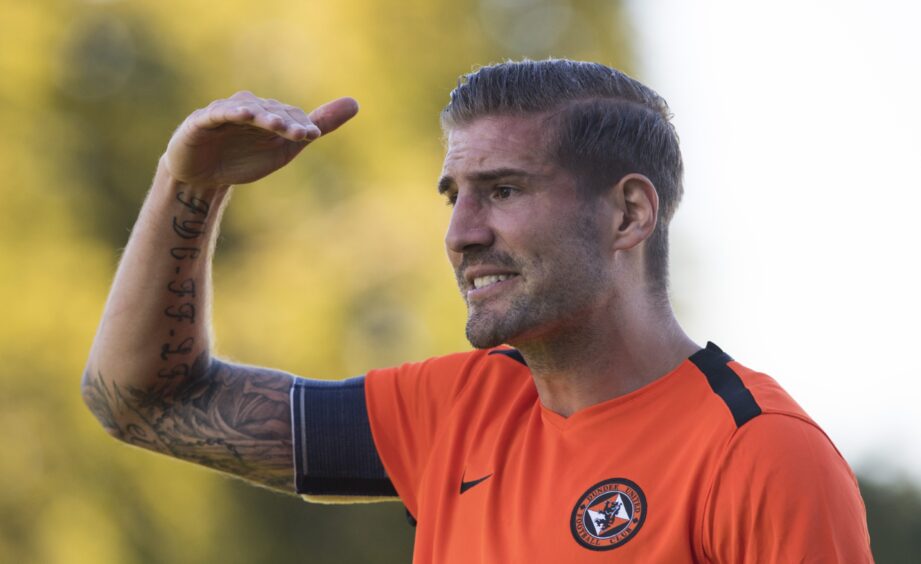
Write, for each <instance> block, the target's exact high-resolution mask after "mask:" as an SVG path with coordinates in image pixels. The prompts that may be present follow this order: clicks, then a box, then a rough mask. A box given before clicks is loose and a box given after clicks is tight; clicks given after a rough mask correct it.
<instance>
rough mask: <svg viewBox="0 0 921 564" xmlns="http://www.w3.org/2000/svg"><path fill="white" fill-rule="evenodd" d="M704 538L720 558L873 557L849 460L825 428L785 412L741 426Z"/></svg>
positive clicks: (716, 487)
mask: <svg viewBox="0 0 921 564" xmlns="http://www.w3.org/2000/svg"><path fill="white" fill-rule="evenodd" d="M703 546H704V552H705V553H706V554H707V555H708V556H709V558H710V561H713V562H734V563H745V562H753V563H754V562H872V556H871V554H870V547H869V534H868V532H867V524H866V511H865V509H864V506H863V500H862V499H861V497H860V492H859V490H858V488H857V482H856V479H855V477H854V474H853V473H852V472H851V469H850V467H849V466H848V465H847V463H846V462H845V461H844V459H843V458H842V457H841V455H840V454H839V453H838V451H837V449H835V447H834V445H833V444H832V443H831V441H830V440H829V439H828V438H827V437H826V436H825V434H824V433H823V432H822V431H821V430H820V429H818V428H817V427H815V426H814V425H813V424H811V423H807V422H806V421H803V420H801V419H799V418H796V417H791V416H786V415H780V414H765V415H761V416H759V417H756V418H754V419H752V420H751V421H749V422H748V423H746V424H745V425H744V426H742V427H741V428H740V429H739V430H738V431H737V433H736V436H735V437H734V438H733V440H732V443H731V444H730V446H729V449H728V451H727V453H726V456H725V459H724V461H723V465H722V467H721V468H720V469H719V471H718V473H717V475H716V476H715V478H714V481H713V486H712V489H711V493H710V499H709V501H708V503H707V507H706V510H705V517H704V527H703Z"/></svg>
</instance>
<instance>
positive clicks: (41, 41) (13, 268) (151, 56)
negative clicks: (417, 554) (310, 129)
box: [0, 0, 623, 563]
mask: <svg viewBox="0 0 921 564" xmlns="http://www.w3.org/2000/svg"><path fill="white" fill-rule="evenodd" d="M506 4H507V6H506ZM519 4H520V5H519ZM556 4H558V5H559V6H563V7H564V8H565V10H568V12H567V13H568V14H569V15H570V16H572V18H570V19H567V20H566V21H571V22H582V24H586V25H588V26H589V27H590V29H577V28H575V27H573V25H574V24H568V25H569V27H567V28H565V29H563V31H561V32H560V35H559V39H558V40H557V41H556V42H555V43H553V44H552V45H549V46H548V47H547V48H546V49H542V50H536V51H534V50H531V51H529V50H528V48H526V46H525V47H522V46H521V45H524V44H520V45H518V46H517V47H516V45H515V44H513V43H509V42H508V41H507V38H502V37H498V36H497V35H496V34H495V33H494V32H495V29H496V27H497V24H496V22H492V23H490V22H489V21H486V20H485V19H484V18H488V17H489V14H491V13H493V12H494V11H495V10H493V8H495V6H499V5H501V6H505V7H504V8H502V9H503V10H506V12H503V14H504V16H503V18H505V17H506V16H509V15H510V14H511V15H512V16H513V15H514V13H512V12H507V11H508V10H513V9H514V10H526V9H531V8H533V6H531V3H528V2H523V3H498V2H490V1H488V0H481V1H475V0H465V1H459V2H447V1H441V2H432V1H430V0H408V1H407V0H404V1H401V2H396V1H392V0H391V1H372V0H345V1H342V2H316V1H281V0H276V1H269V2H260V3H253V2H243V1H241V0H227V1H225V2H220V3H214V2H205V1H202V0H196V1H191V2H181V3H177V2H158V1H154V0H144V1H133V2H119V1H89V0H85V1H68V2H64V1H60V0H58V1H55V0H46V1H43V2H17V1H14V0H5V1H3V2H2V6H0V13H2V16H0V125H2V131H3V135H2V136H0V178H2V179H3V181H2V182H0V212H2V216H0V217H2V219H0V300H2V303H0V307H2V312H3V322H2V323H0V361H2V364H0V445H3V449H4V452H3V453H2V454H0V479H2V483H3V484H4V486H3V488H0V561H2V562H43V563H56V562H61V563H64V562H66V563H76V562H92V563H109V562H111V563H130V562H208V561H222V562H245V561H256V560H260V559H261V558H269V559H271V558H276V559H277V561H281V560H282V554H283V553H282V552H280V551H281V550H282V549H283V548H284V545H289V544H290V545H291V546H292V547H294V546H296V545H297V543H298V542H299V537H300V536H304V535H308V534H309V532H310V531H321V533H318V535H319V536H318V537H316V538H314V540H313V541H312V542H314V543H316V544H318V550H320V554H319V555H318V558H319V559H320V560H322V559H323V552H322V551H323V550H325V549H324V548H323V546H326V545H324V544H323V543H324V542H328V543H332V542H336V544H335V545H334V549H335V550H336V551H339V552H335V553H334V552H330V553H329V554H336V556H330V558H331V559H332V561H341V560H349V559H350V558H363V557H364V556H368V555H374V557H376V558H381V559H387V558H392V559H398V558H397V557H396V556H391V557H388V556H387V555H388V554H390V555H394V554H402V555H403V557H401V559H403V560H405V559H406V558H405V550H406V546H407V543H408V542H409V540H408V538H409V534H408V533H407V532H405V529H404V528H405V524H403V523H402V522H401V521H400V520H399V517H398V519H397V520H396V521H395V522H394V523H393V524H388V523H379V522H375V523H371V522H369V521H364V522H362V524H361V525H360V527H358V528H359V529H361V528H365V529H367V528H373V529H375V530H377V529H380V530H381V531H384V533H383V534H384V537H383V540H382V542H379V543H373V542H370V541H369V540H368V538H370V537H368V538H365V539H364V540H363V541H362V542H356V543H348V542H345V540H346V539H349V538H353V537H349V536H348V535H349V534H353V535H355V534H359V533H357V532H355V531H354V529H356V527H355V526H354V524H355V523H358V522H360V521H359V520H360V519H362V518H363V517H362V515H366V512H367V511H368V510H364V509H363V510H356V512H355V513H350V514H348V516H345V515H346V514H341V513H333V514H334V515H338V516H337V517H335V518H334V519H331V520H330V521H329V522H328V523H327V522H326V521H319V520H317V519H315V518H313V517H309V518H307V517H305V518H304V519H305V523H304V525H303V531H304V532H303V535H300V534H296V535H292V534H287V535H286V536H285V537H284V538H281V539H279V538H272V537H271V536H270V535H271V534H273V533H275V531H271V530H270V529H271V526H269V525H266V524H265V523H276V522H277V521H272V519H273V515H275V514H276V513H280V514H283V515H285V516H286V517H285V519H283V520H282V522H287V521H290V520H296V519H299V518H300V517H299V515H301V513H300V511H301V510H300V509H299V507H298V508H295V509H292V508H291V506H287V505H284V503H282V502H279V501H276V500H275V498H276V497H278V496H275V497H272V496H270V494H268V493H265V496H269V497H259V496H258V495H256V494H254V496H255V497H253V498H249V497H241V495H240V494H239V493H235V492H239V490H238V489H235V486H233V485H232V484H228V481H227V480H224V479H221V478H219V477H218V476H217V475H216V474H214V473H212V472H209V471H205V470H201V469H197V468H194V467H192V466H191V465H189V464H185V463H180V462H176V461H172V460H169V459H167V458H165V457H160V456H157V455H153V454H150V453H146V452H142V451H139V450H138V449H133V448H126V447H125V446H124V445H121V444H118V443H116V442H115V441H113V440H111V439H110V438H108V437H107V436H106V434H105V433H104V432H103V431H102V430H101V428H100V427H99V425H98V424H97V423H96V422H95V421H94V420H93V418H92V416H91V415H90V414H89V413H88V411H87V410H86V409H85V407H84V406H83V405H82V402H81V400H80V397H79V380H80V376H81V373H82V370H83V365H84V362H85V359H86V355H87V353H88V349H89V346H90V343H91V341H92V337H93V334H94V331H95V327H96V324H97V323H98V320H99V316H100V313H101V311H102V307H103V304H104V300H105V295H106V292H107V289H108V286H109V283H110V280H111V277H112V275H113V273H114V269H115V266H116V262H117V255H118V249H119V248H120V247H121V246H122V245H124V243H125V241H126V239H127V235H128V227H129V226H130V225H131V223H132V214H134V213H136V211H137V208H138V206H139V204H140V202H141V200H142V198H143V195H144V193H145V191H146V189H147V184H148V183H149V180H150V177H151V175H152V172H153V170H154V167H155V165H156V161H157V158H158V157H159V155H160V152H161V151H162V150H163V148H164V147H165V143H166V141H167V139H168V137H169V134H170V132H171V131H172V129H173V128H174V127H175V126H176V125H177V124H178V123H179V121H181V119H182V118H183V117H184V116H185V115H186V114H187V113H189V112H191V111H192V110H193V109H195V108H196V107H200V106H204V105H205V104H207V103H208V102H209V101H210V100H212V99H214V98H217V97H223V96H228V95H230V94H232V93H233V92H234V91H236V90H239V89H249V90H252V91H254V92H256V93H257V94H259V95H262V96H268V97H274V98H278V99H281V100H285V101H289V102H292V103H296V104H301V105H304V106H305V108H307V109H310V107H312V106H314V105H316V104H319V103H322V102H324V101H326V100H328V99H331V98H333V97H337V96H342V95H351V96H354V97H356V98H357V99H358V100H359V101H360V102H361V104H362V110H361V112H360V114H359V116H358V117H357V118H356V120H354V122H353V123H349V124H348V125H347V126H345V127H344V128H343V129H342V130H341V131H338V132H336V134H335V135H331V136H330V137H329V138H328V139H323V140H321V141H320V142H318V143H317V144H316V146H311V147H310V148H309V149H308V151H307V152H306V153H305V155H303V156H302V157H301V158H299V159H298V160H297V161H295V163H293V164H292V165H291V166H289V167H288V168H287V169H285V170H283V171H281V172H279V173H278V174H276V175H275V176H273V177H272V178H269V179H267V180H265V181H263V182H261V183H260V184H259V185H257V186H242V187H237V188H236V194H235V195H234V197H233V201H232V202H231V207H230V209H229V211H228V214H227V221H226V224H225V230H224V231H225V235H224V238H223V240H222V242H221V243H220V244H219V246H218V253H217V259H216V266H215V283H216V295H215V325H216V333H217V337H218V344H219V352H220V353H221V354H224V355H227V356H230V357H232V358H235V359H238V360H241V361H244V362H251V363H256V364H265V365H269V366H273V367H278V368H281V369H286V370H290V371H292V372H295V373H298V374H303V375H306V376H311V377H322V378H341V377H346V376H351V375H355V374H358V373H362V372H364V371H366V370H368V369H370V368H373V367H376V366H382V365H390V364H394V363H397V362H401V361H404V360H411V359H418V358H422V357H424V356H427V355H433V354H440V353H445V352H448V351H450V350H455V349H457V348H462V347H465V346H466V344H465V341H464V338H463V309H462V304H461V301H460V299H459V297H458V296H457V291H456V287H455V282H454V279H453V274H452V272H451V269H450V268H449V266H448V263H447V260H446V259H445V256H444V251H443V244H442V238H443V235H444V229H445V226H446V222H447V218H448V209H447V208H446V207H445V206H443V202H442V199H441V198H440V197H439V196H438V195H437V194H436V191H435V185H434V184H435V181H436V179H437V176H438V172H439V169H440V160H441V152H442V149H441V146H440V133H439V130H438V116H437V112H438V110H439V109H440V107H441V106H442V105H443V104H444V103H445V102H446V101H447V94H448V91H449V90H450V88H451V87H453V85H454V82H455V80H456V77H457V76H458V75H459V74H462V73H464V72H468V71H469V70H471V69H472V68H473V67H474V66H475V65H478V64H485V63H488V62H493V61H496V60H501V59H505V58H508V57H513V58H514V57H520V56H522V55H529V56H532V57H544V56H547V55H550V54H554V55H561V56H566V55H578V56H583V57H592V58H596V59H599V60H602V61H605V62H609V63H612V64H616V63H618V62H619V59H620V58H621V57H623V53H622V51H617V50H615V48H614V47H613V45H614V44H613V43H611V44H609V45H607V46H606V44H605V43H604V42H603V41H601V42H599V41H595V47H594V48H592V47H586V45H587V43H586V42H585V41H584V40H583V38H584V37H586V36H589V35H590V36H592V37H595V38H598V37H605V36H607V35H611V34H612V32H613V31H615V30H616V28H617V25H612V22H613V21H614V20H613V16H611V17H609V18H604V17H595V16H598V15H599V14H605V13H610V14H614V13H615V12H611V11H610V10H611V9H610V8H609V3H608V2H602V1H600V0H598V1H590V2H582V3H578V4H579V5H577V4H576V3H573V4H572V5H570V4H569V3H568V2H566V1H565V0H561V1H560V2H557V3H556ZM535 5H536V4H535ZM490 6H493V8H489V7H490ZM515 6H517V8H516V7H515ZM529 6H530V7H529ZM490 10H493V12H491V11H490ZM565 10H564V11H565ZM557 13H563V12H559V11H558V12H557ZM579 14H582V15H581V16H580V15H579ZM588 15H591V17H589V16H588ZM567 17H568V16H567ZM497 21H499V20H497ZM506 21H507V19H503V20H501V22H506ZM508 21H511V20H508ZM502 25H505V24H504V23H502ZM580 25H581V24H580ZM491 30H492V31H491ZM500 35H501V34H500ZM613 35H616V36H617V37H621V36H622V34H617V33H614V34H613ZM497 37H498V38H497ZM617 41H622V40H621V39H618V40H617ZM593 49H594V50H593ZM260 495H261V494H260ZM292 499H295V498H292ZM311 515H312V514H311ZM375 515H377V514H375ZM364 518H365V519H367V517H364ZM307 519H310V520H309V521H307ZM336 523H339V524H340V525H336ZM323 527H326V528H323ZM388 527H391V528H388ZM227 531H231V532H230V533H228V532H227ZM233 531H237V532H239V531H246V532H247V534H246V535H241V534H236V533H233ZM322 531H328V533H322ZM388 531H398V532H394V533H390V532H388ZM279 534H280V533H279ZM361 534H365V535H367V534H368V533H367V531H365V532H364V533H361ZM399 535H402V536H399ZM398 536H399V538H397V537H398ZM325 537H330V538H332V539H333V540H329V541H326V540H324V539H325ZM391 537H392V539H391ZM337 538H338V539H340V540H339V541H335V539H337ZM393 539H395V540H393ZM260 543H261V544H260ZM351 544H354V546H351ZM347 545H348V546H347ZM390 545H393V546H390ZM331 546H333V545H331ZM350 549H354V550H356V551H358V552H354V553H347V552H342V551H345V550H350ZM292 550H294V548H292ZM330 550H333V549H330ZM361 551H367V552H361ZM388 551H389V552H388ZM399 551H403V552H399ZM268 554H272V555H275V556H274V557H269V556H265V555H268ZM284 554H285V556H284V559H289V558H297V557H298V555H292V554H287V553H284ZM349 554H352V556H351V557H350V556H349ZM262 561H268V560H262ZM324 561H325V560H324Z"/></svg>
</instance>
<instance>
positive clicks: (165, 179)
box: [154, 153, 232, 200]
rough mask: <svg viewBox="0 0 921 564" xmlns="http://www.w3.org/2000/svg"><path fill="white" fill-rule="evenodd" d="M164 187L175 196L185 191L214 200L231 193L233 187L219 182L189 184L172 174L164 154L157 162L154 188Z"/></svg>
mask: <svg viewBox="0 0 921 564" xmlns="http://www.w3.org/2000/svg"><path fill="white" fill-rule="evenodd" d="M158 185H160V186H162V187H163V188H166V189H168V190H169V192H170V193H171V194H175V193H177V192H179V191H185V192H187V193H189V194H193V195H195V196H196V197H199V198H207V199H209V200H210V199H213V198H215V197H218V198H221V197H223V195H224V194H226V193H227V192H228V191H230V188H231V187H232V186H231V185H230V184H221V183H219V182H208V181H200V182H187V181H184V180H179V179H178V178H176V176H175V175H174V174H173V173H172V171H171V170H170V168H169V162H168V159H167V156H166V153H164V154H163V155H162V156H161V157H160V160H159V161H158V162H157V172H156V176H155V178H154V186H155V187H156V186H158Z"/></svg>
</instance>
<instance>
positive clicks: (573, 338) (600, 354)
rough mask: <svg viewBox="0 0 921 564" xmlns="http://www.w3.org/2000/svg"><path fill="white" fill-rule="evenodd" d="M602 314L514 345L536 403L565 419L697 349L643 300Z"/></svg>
mask: <svg viewBox="0 0 921 564" xmlns="http://www.w3.org/2000/svg"><path fill="white" fill-rule="evenodd" d="M631 304H633V305H631ZM602 309H604V310H605V311H600V312H588V313H587V315H586V316H584V317H581V318H580V319H579V320H578V327H575V326H569V327H563V328H560V329H558V330H556V331H554V332H553V334H552V335H545V336H543V337H540V338H534V339H529V340H527V342H522V343H514V344H515V346H516V347H517V348H518V349H519V350H520V351H521V353H522V355H523V356H524V357H525V360H526V361H527V362H528V366H529V367H530V369H531V373H532V374H533V376H534V383H535V385H536V386H537V391H538V394H539V395H540V399H541V403H543V405H544V406H545V407H547V408H548V409H550V410H552V411H554V412H556V413H558V414H560V415H562V416H564V417H568V416H570V415H572V414H573V413H575V412H577V411H579V410H582V409H584V408H586V407H589V406H592V405H595V404H597V403H601V402H603V401H606V400H609V399H613V398H616V397H620V396H622V395H625V394H628V393H630V392H632V391H634V390H637V389H639V388H641V387H643V386H645V385H647V384H649V383H651V382H653V381H655V380H657V379H658V378H660V377H662V376H664V375H666V374H668V373H669V372H671V371H672V370H674V369H675V368H676V367H677V366H678V365H680V364H681V363H682V362H684V360H685V359H687V357H689V356H690V355H692V354H693V353H694V352H696V351H697V350H699V349H700V347H699V346H698V345H696V344H695V343H694V342H693V341H691V339H690V338H689V337H688V336H687V335H686V334H685V332H684V331H683V330H682V329H681V327H680V325H679V324H678V321H677V320H676V319H675V316H674V314H673V312H672V310H671V307H670V306H669V305H668V304H667V303H666V304H665V306H664V307H662V306H660V307H658V308H656V307H654V306H652V305H651V304H650V303H649V301H648V300H628V301H625V303H620V304H619V305H618V306H617V307H616V308H615V309H614V311H608V310H609V309H610V308H602ZM615 312H616V313H615ZM573 325H575V324H573Z"/></svg>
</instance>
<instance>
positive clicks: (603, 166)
mask: <svg viewBox="0 0 921 564" xmlns="http://www.w3.org/2000/svg"><path fill="white" fill-rule="evenodd" d="M535 114H537V115H539V114H544V115H546V116H547V117H548V119H549V120H550V122H551V124H552V125H553V126H554V127H552V128H551V131H554V134H553V136H552V137H551V139H550V144H549V148H550V154H551V155H553V156H554V157H555V158H556V159H557V162H558V163H559V164H560V165H561V166H563V167H564V168H566V169H567V170H569V171H570V172H571V173H573V174H574V175H575V176H576V178H577V181H578V183H579V186H580V188H581V189H582V191H583V193H585V194H598V193H600V191H602V190H604V189H606V188H608V187H610V186H612V185H614V184H616V183H617V182H618V181H620V179H621V178H623V177H624V176H625V175H627V174H630V173H633V172H637V173H640V174H643V175H645V176H647V177H648V178H649V179H650V180H651V181H652V183H653V184H654V185H655V188H656V192H657V193H658V196H659V214H658V222H657V225H656V228H655V231H654V232H653V234H652V236H650V238H649V240H648V241H647V261H646V269H647V273H648V274H649V277H650V281H651V284H652V289H653V291H655V292H661V293H662V294H663V295H664V294H665V292H667V288H668V224H669V222H670V221H671V218H672V215H673V214H674V212H675V208H676V207H677V206H678V203H679V201H680V200H681V195H682V193H683V191H684V189H683V187H682V175H683V168H684V165H683V163H682V159H681V151H680V149H679V147H678V134H677V132H676V131H675V128H674V126H673V125H672V123H671V117H672V115H671V113H670V111H669V108H668V104H667V103H666V102H665V100H664V99H663V98H662V97H661V96H659V95H658V94H657V93H656V92H655V91H653V90H652V89H651V88H649V87H648V86H646V85H644V84H642V83H640V82H639V81H637V80H635V79H633V78H631V77H629V76H627V75H626V74H624V73H622V72H620V71H618V70H616V69H613V68H610V67H607V66H605V65H602V64H599V63H590V62H580V61H570V60H566V59H548V60H543V61H531V60H524V61H506V62H504V63H499V64H495V65H490V66H486V67H482V68H480V69H478V70H476V71H475V72H472V73H469V74H467V75H464V76H462V77H461V78H460V79H459V80H458V85H457V87H456V88H455V89H454V90H453V91H452V92H451V100H450V102H449V103H448V105H447V106H446V107H445V108H444V110H443V111H442V113H441V125H442V128H443V129H444V130H445V131H449V130H451V129H452V128H456V127H462V126H464V125H468V124H470V123H472V122H474V121H475V120H477V119H479V118H482V117H486V116H500V115H506V116H517V115H535Z"/></svg>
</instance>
